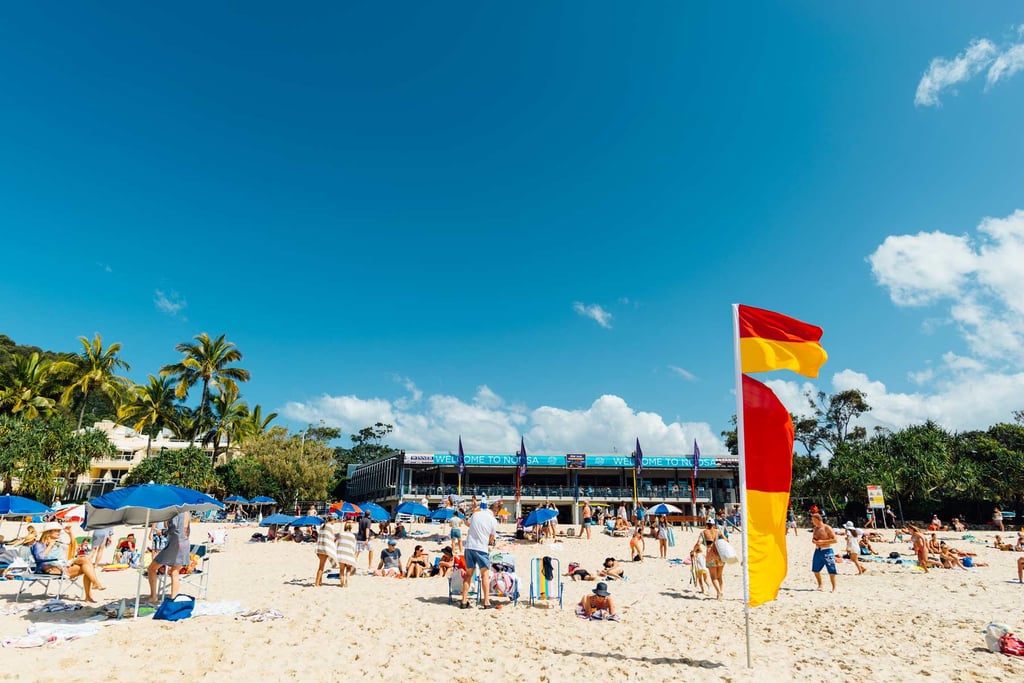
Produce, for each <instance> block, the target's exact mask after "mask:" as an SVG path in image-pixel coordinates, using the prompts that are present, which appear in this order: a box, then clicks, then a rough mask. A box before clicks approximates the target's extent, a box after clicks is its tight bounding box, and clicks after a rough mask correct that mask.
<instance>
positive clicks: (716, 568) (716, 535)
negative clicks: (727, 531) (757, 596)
mask: <svg viewBox="0 0 1024 683" xmlns="http://www.w3.org/2000/svg"><path fill="white" fill-rule="evenodd" d="M704 524H705V526H704V530H703V531H701V532H700V540H701V541H703V542H704V546H705V547H706V548H707V563H708V574H710V575H711V585H712V586H714V587H715V593H716V595H715V598H716V599H718V600H721V599H722V591H724V590H725V587H724V586H723V584H722V571H723V570H724V569H725V562H723V561H722V558H721V557H719V555H718V548H716V547H715V541H717V540H718V539H720V538H724V537H723V536H722V530H721V529H719V528H718V527H717V526H716V525H715V520H714V519H712V518H710V517H709V518H708V520H707V522H705V523H704Z"/></svg>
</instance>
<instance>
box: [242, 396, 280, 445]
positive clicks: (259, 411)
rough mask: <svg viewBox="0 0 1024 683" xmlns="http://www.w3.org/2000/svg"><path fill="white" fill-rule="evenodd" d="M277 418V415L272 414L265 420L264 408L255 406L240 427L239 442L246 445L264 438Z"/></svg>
mask: <svg viewBox="0 0 1024 683" xmlns="http://www.w3.org/2000/svg"><path fill="white" fill-rule="evenodd" d="M276 417H277V413H270V414H269V415H267V416H266V417H265V418H264V417H263V406H261V405H259V404H257V405H255V406H253V408H252V410H251V411H250V412H249V413H248V414H247V415H246V416H245V418H244V419H243V420H242V422H241V423H240V424H239V425H238V440H239V441H240V442H242V443H245V442H246V441H250V440H252V439H255V438H257V437H260V436H262V435H263V434H265V433H266V431H267V428H268V427H269V426H270V423H271V422H273V421H274V419H275V418H276Z"/></svg>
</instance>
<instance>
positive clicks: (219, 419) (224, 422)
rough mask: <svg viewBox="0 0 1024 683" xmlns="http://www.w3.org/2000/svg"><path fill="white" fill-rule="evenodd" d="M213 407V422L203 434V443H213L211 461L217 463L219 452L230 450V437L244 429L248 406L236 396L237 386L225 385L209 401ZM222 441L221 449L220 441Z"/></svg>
mask: <svg viewBox="0 0 1024 683" xmlns="http://www.w3.org/2000/svg"><path fill="white" fill-rule="evenodd" d="M211 405H212V407H213V424H212V425H211V427H210V429H209V430H208V431H207V432H206V434H205V435H204V436H203V444H204V445H206V444H212V445H213V462H214V464H216V463H217V459H218V457H220V454H221V453H228V452H229V451H230V450H231V439H232V438H237V436H238V435H239V434H240V433H241V432H242V431H243V430H244V429H245V427H244V426H243V425H244V423H245V420H246V418H247V416H248V415H249V406H248V405H247V404H245V403H244V402H243V401H242V400H241V399H239V397H238V387H237V386H233V385H232V386H226V387H224V388H222V389H221V390H220V391H219V392H217V393H216V394H215V395H214V397H213V400H212V401H211ZM222 441H223V442H224V446H223V450H221V445H220V444H221V442H222Z"/></svg>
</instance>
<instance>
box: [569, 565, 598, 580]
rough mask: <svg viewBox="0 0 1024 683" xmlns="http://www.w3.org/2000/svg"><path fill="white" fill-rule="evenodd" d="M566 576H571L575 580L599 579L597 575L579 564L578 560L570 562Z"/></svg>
mask: <svg viewBox="0 0 1024 683" xmlns="http://www.w3.org/2000/svg"><path fill="white" fill-rule="evenodd" d="M565 576H571V577H572V580H573V581H597V577H596V576H595V575H593V574H591V573H590V572H589V571H587V570H586V569H584V568H583V567H581V566H580V565H579V563H578V562H570V563H569V571H567V572H565Z"/></svg>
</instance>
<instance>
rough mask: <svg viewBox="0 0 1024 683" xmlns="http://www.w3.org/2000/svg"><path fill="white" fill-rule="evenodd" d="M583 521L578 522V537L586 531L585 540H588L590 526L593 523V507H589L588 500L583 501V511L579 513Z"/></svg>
mask: <svg viewBox="0 0 1024 683" xmlns="http://www.w3.org/2000/svg"><path fill="white" fill-rule="evenodd" d="M581 515H582V518H583V521H582V522H581V523H580V538H583V532H584V531H586V532H587V540H588V541H589V540H590V526H591V525H592V524H593V523H594V509H593V508H592V507H590V501H589V500H585V501H583V511H582V513H581Z"/></svg>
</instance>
